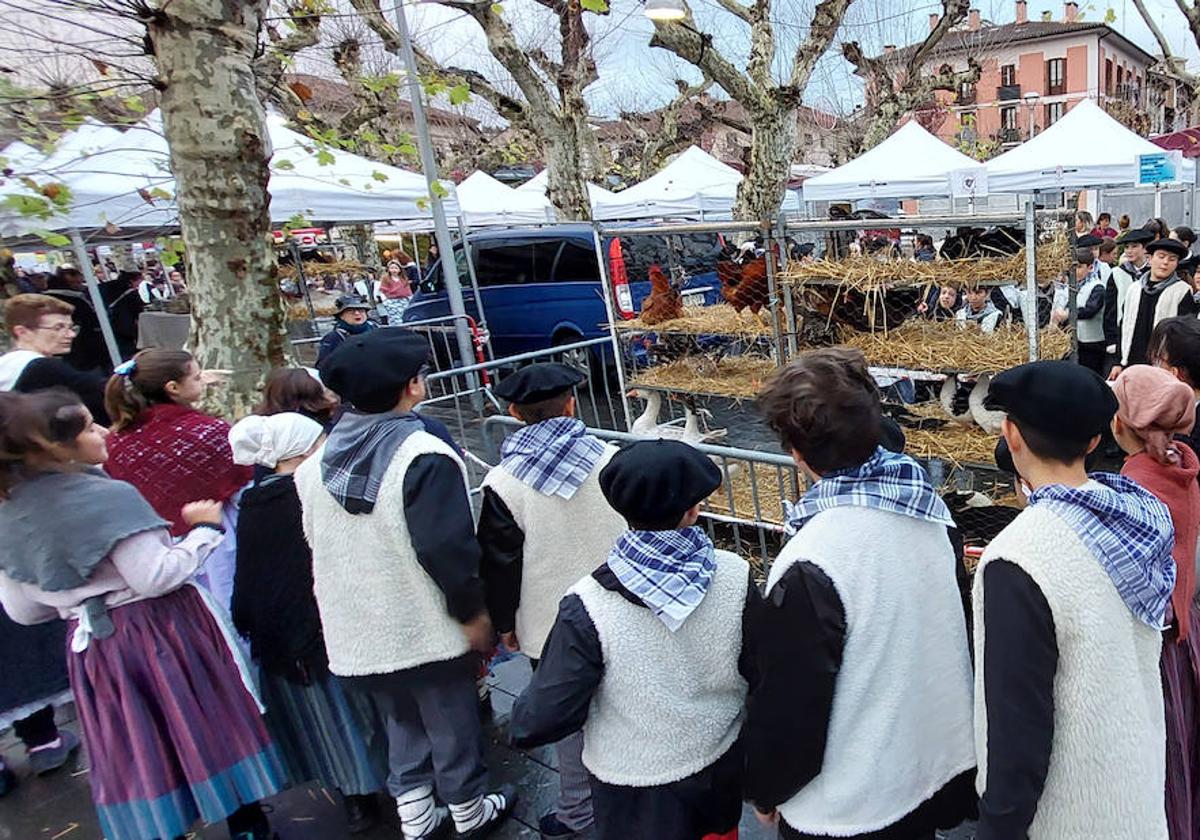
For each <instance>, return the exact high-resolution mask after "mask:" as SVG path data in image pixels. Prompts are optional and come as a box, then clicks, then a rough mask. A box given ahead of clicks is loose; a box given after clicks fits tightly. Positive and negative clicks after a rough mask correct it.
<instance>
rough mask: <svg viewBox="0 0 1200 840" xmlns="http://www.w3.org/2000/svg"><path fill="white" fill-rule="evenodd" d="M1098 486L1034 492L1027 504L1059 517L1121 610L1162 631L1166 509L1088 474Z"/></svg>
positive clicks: (1168, 566) (1123, 481)
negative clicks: (1113, 590)
mask: <svg viewBox="0 0 1200 840" xmlns="http://www.w3.org/2000/svg"><path fill="white" fill-rule="evenodd" d="M1090 478H1091V479H1092V481H1094V482H1096V484H1099V485H1100V486H1099V487H1096V486H1094V485H1092V486H1086V487H1080V488H1073V487H1067V486H1065V485H1062V484H1049V485H1047V486H1045V487H1039V488H1038V489H1037V490H1035V491H1033V494H1032V495H1031V496H1030V497H1029V504H1030V506H1031V507H1032V506H1033V505H1037V504H1043V505H1046V506H1048V507H1049V508H1050V510H1052V511H1054V513H1055V514H1057V515H1058V516H1060V517H1061V518H1062V519H1063V520H1064V521H1065V522H1066V523H1067V524H1068V525H1070V526H1071V529H1072V530H1073V531H1074V532H1075V534H1076V535H1077V536H1078V537H1079V539H1080V540H1082V541H1083V544H1084V545H1086V546H1087V547H1088V549H1090V550H1091V552H1092V554H1094V555H1096V559H1097V560H1099V561H1100V565H1102V566H1103V567H1104V571H1106V572H1108V576H1109V577H1110V578H1111V579H1112V582H1113V585H1114V586H1116V587H1117V592H1118V594H1120V596H1121V600H1122V601H1124V602H1125V606H1127V607H1129V610H1130V612H1132V613H1133V614H1134V615H1135V616H1137V617H1138V619H1139V620H1140V621H1142V622H1143V623H1144V624H1147V625H1149V626H1150V627H1153V628H1154V629H1155V630H1162V629H1163V627H1164V624H1163V617H1164V615H1165V613H1166V608H1167V602H1168V601H1169V600H1170V598H1171V592H1172V591H1173V590H1174V588H1175V561H1174V560H1173V559H1172V557H1171V548H1172V547H1173V546H1174V544H1175V526H1174V525H1173V524H1172V522H1171V513H1170V511H1168V510H1167V506H1166V505H1164V504H1163V503H1162V502H1160V501H1159V500H1158V499H1156V498H1155V497H1154V496H1153V495H1151V494H1150V492H1149V491H1148V490H1145V489H1144V488H1142V486H1141V485H1139V484H1137V483H1136V482H1134V481H1132V480H1131V479H1128V478H1126V477H1125V476H1121V475H1116V474H1114V473H1093V474H1092V475H1091V476H1090Z"/></svg>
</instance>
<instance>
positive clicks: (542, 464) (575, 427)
mask: <svg viewBox="0 0 1200 840" xmlns="http://www.w3.org/2000/svg"><path fill="white" fill-rule="evenodd" d="M603 454H604V444H602V443H601V442H600V441H599V440H597V439H596V438H594V437H592V436H591V435H589V434H587V430H586V427H585V426H584V425H583V423H581V422H580V421H578V420H576V419H574V418H573V417H554V418H551V419H550V420H544V421H542V422H541V423H535V424H534V425H532V426H526V427H525V428H524V429H520V430H518V431H517V432H515V433H513V434H512V435H509V436H508V437H507V438H505V439H504V443H502V444H500V457H501V460H500V466H501V467H503V468H504V469H505V470H506V471H507V472H509V473H510V474H511V475H512V476H513V477H514V478H517V479H519V480H520V481H523V482H524V483H525V484H528V485H529V486H530V487H532V488H533V489H534V490H537V491H538V492H539V493H543V494H545V495H547V496H561V497H562V498H564V499H569V498H571V497H572V496H574V495H575V491H576V490H578V489H579V486H580V485H581V484H583V482H584V481H586V480H587V477H588V476H589V475H590V474H591V472H592V467H594V466H596V462H597V461H599V460H600V456H601V455H603Z"/></svg>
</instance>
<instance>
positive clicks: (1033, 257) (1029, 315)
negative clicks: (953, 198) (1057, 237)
mask: <svg viewBox="0 0 1200 840" xmlns="http://www.w3.org/2000/svg"><path fill="white" fill-rule="evenodd" d="M1036 195H1037V193H1036V192H1035V193H1034V194H1033V196H1031V197H1030V198H1029V199H1028V200H1026V202H1025V306H1024V309H1025V313H1024V314H1025V332H1026V333H1027V334H1028V336H1029V361H1031V362H1036V361H1037V360H1038V329H1037V326H1038V323H1037V226H1036V223H1035V220H1034V211H1033V203H1034V197H1035V196H1036Z"/></svg>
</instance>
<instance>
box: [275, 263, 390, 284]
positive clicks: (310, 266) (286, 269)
mask: <svg viewBox="0 0 1200 840" xmlns="http://www.w3.org/2000/svg"><path fill="white" fill-rule="evenodd" d="M330 274H334V275H337V274H353V275H359V276H361V275H364V274H366V275H370V274H374V271H372V270H371V269H370V268H368V267H367V266H365V265H363V264H362V263H360V262H356V261H354V260H336V261H334V262H316V261H311V262H305V263H304V276H305V277H325V276H327V275H330ZM279 276H280V277H281V278H284V279H289V280H290V279H292V278H293V277H295V276H296V264H295V263H285V264H283V265H281V266H279Z"/></svg>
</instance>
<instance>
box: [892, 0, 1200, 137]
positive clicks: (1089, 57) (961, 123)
mask: <svg viewBox="0 0 1200 840" xmlns="http://www.w3.org/2000/svg"><path fill="white" fill-rule="evenodd" d="M1015 11H1016V15H1015V20H1014V21H1013V22H1012V23H1005V24H994V23H990V22H988V21H986V20H983V19H982V18H981V16H980V13H979V11H978V10H977V9H972V10H971V11H970V12H969V13H968V17H967V20H966V22H965V23H964V24H963V25H962V26H960V27H957V28H956V29H955V30H953V31H951V32H950V33H948V34H947V35H946V36H945V37H944V38H943V40H942V42H941V43H940V44H939V45H938V47H937V48H936V49H935V50H934V52H933V54H932V56H931V57H930V59H929V60H928V62H927V64H926V66H925V68H924V70H925V72H928V73H932V72H936V71H937V70H938V69H939V68H941V67H944V66H945V65H949V66H950V67H951V68H952V69H954V70H956V71H963V70H967V69H968V66H969V63H970V62H971V61H974V62H975V63H977V64H978V65H979V67H980V77H979V81H978V82H976V83H975V84H964V85H962V86H961V87H960V89H959V90H957V91H953V92H950V91H938V92H936V97H937V105H938V106H940V109H941V110H943V111H944V112H945V113H944V115H939V118H938V120H937V121H936V122H935V123H934V126H933V128H934V130H935V132H936V133H937V134H938V136H940V137H941V138H942V139H943V140H945V141H946V142H948V143H950V144H952V145H956V146H958V147H960V148H962V149H964V150H965V151H968V152H972V151H974V152H982V154H981V155H980V156H982V157H987V156H990V155H991V154H996V153H999V152H1001V151H1004V150H1005V149H1007V148H1011V147H1012V146H1014V145H1016V144H1017V143H1020V142H1022V141H1024V140H1026V139H1028V138H1029V137H1030V136H1031V135H1035V134H1037V133H1039V132H1041V131H1043V130H1044V129H1045V128H1046V127H1047V126H1050V125H1053V124H1054V123H1055V122H1056V121H1058V120H1059V119H1061V118H1062V116H1063V114H1065V113H1066V112H1067V111H1069V110H1070V109H1071V108H1072V107H1073V106H1074V105H1075V104H1077V103H1078V102H1080V101H1081V100H1083V99H1085V98H1086V99H1093V100H1095V101H1097V102H1098V103H1099V104H1100V105H1101V106H1103V107H1104V108H1106V109H1107V110H1108V111H1109V112H1110V113H1111V114H1113V115H1114V116H1115V117H1117V118H1118V119H1120V120H1121V121H1122V122H1124V123H1125V124H1126V125H1129V126H1130V127H1131V128H1133V129H1134V130H1137V131H1139V132H1140V133H1142V134H1145V135H1150V134H1160V133H1166V132H1171V131H1175V130H1178V129H1179V128H1182V127H1186V126H1187V125H1189V124H1191V120H1192V118H1193V117H1194V116H1195V115H1194V109H1195V97H1194V95H1193V93H1194V92H1193V91H1192V90H1191V89H1190V88H1189V87H1188V86H1187V85H1185V84H1184V83H1182V82H1181V81H1179V80H1178V79H1177V78H1176V77H1174V76H1172V75H1171V74H1170V73H1169V70H1170V68H1168V67H1166V66H1164V65H1163V63H1162V61H1161V59H1159V58H1158V57H1156V56H1154V55H1151V54H1150V53H1148V52H1146V51H1145V50H1143V49H1142V48H1141V47H1139V46H1138V45H1137V44H1135V43H1133V42H1132V41H1130V40H1129V39H1128V38H1126V37H1125V36H1123V35H1122V34H1121V33H1119V32H1117V31H1116V30H1114V29H1113V28H1112V27H1110V26H1108V25H1106V24H1104V23H1098V22H1091V21H1085V20H1081V19H1080V14H1079V5H1078V4H1077V3H1075V2H1071V1H1069V2H1066V3H1065V4H1064V5H1063V10H1062V16H1061V19H1059V20H1054V19H1052V17H1051V15H1050V13H1048V12H1047V13H1043V14H1042V16H1041V17H1040V18H1039V19H1037V20H1031V19H1030V18H1029V16H1028V5H1027V2H1026V0H1016V9H1015ZM937 20H938V18H937V15H930V21H929V23H930V27H931V28H932V27H933V26H935V25H936V24H937ZM914 49H915V47H906V48H904V49H898V50H897V49H891V48H888V49H886V50H885V55H884V58H886V59H887V60H889V61H891V60H896V61H897V62H899V61H903V60H906V59H907V55H908V54H909V53H910V52H911V51H912V50H914Z"/></svg>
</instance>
